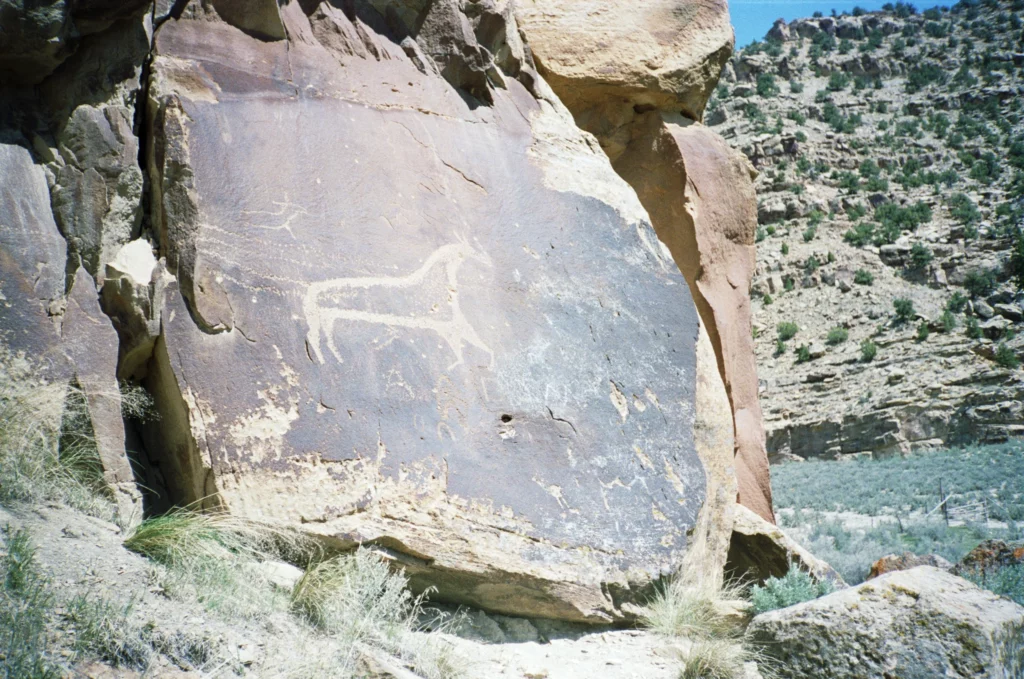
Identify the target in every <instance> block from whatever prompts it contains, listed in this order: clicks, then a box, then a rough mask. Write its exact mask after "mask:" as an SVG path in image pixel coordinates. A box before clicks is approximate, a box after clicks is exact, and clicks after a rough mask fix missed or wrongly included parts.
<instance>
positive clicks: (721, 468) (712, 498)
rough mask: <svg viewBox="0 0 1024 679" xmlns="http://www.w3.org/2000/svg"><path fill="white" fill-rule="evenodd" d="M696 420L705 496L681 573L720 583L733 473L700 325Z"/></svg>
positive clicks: (714, 367) (726, 423)
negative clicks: (704, 479)
mask: <svg viewBox="0 0 1024 679" xmlns="http://www.w3.org/2000/svg"><path fill="white" fill-rule="evenodd" d="M694 408H695V411H696V417H695V420H694V424H693V437H694V444H695V445H696V449H697V455H698V456H699V457H700V461H701V464H702V465H703V467H704V475H705V478H706V494H705V495H706V497H705V499H704V507H703V508H702V509H701V512H700V516H699V517H698V519H697V528H696V529H695V530H694V534H693V538H692V540H691V542H692V547H691V548H690V549H689V550H688V551H687V553H686V558H685V562H684V564H683V568H682V569H681V570H682V572H683V573H685V574H687V576H688V577H695V576H696V574H698V573H699V574H701V575H700V577H702V578H710V579H711V581H712V582H713V583H714V584H718V585H720V584H721V579H722V577H723V576H724V574H725V564H726V559H727V558H728V554H729V544H730V539H731V536H732V529H733V521H734V520H735V516H734V514H735V511H736V473H735V469H734V467H733V465H734V451H735V448H736V446H735V440H734V437H733V422H732V407H731V405H730V404H729V395H728V394H727V393H726V391H725V384H724V383H723V382H722V375H721V373H720V372H719V371H718V360H717V358H716V356H715V348H714V346H712V344H711V338H710V337H708V332H707V328H706V327H705V326H704V324H703V323H701V324H700V335H699V337H698V338H697V385H696V402H695V404H694Z"/></svg>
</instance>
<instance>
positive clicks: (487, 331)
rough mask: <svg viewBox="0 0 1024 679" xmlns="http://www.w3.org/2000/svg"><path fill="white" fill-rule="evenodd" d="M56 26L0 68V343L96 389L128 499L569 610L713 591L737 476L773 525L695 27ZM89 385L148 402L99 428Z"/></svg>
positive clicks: (479, 14) (114, 19)
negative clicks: (364, 552)
mask: <svg viewBox="0 0 1024 679" xmlns="http://www.w3.org/2000/svg"><path fill="white" fill-rule="evenodd" d="M57 4H58V5H59V6H60V8H62V9H61V11H64V12H65V14H64V15H61V16H65V15H67V16H66V18H65V19H64V21H65V24H62V25H63V26H65V28H64V29H62V30H64V31H65V32H64V33H60V35H62V36H63V35H66V36H69V37H68V39H67V40H66V41H65V42H64V43H61V45H63V46H60V49H58V48H57V47H58V45H57V43H56V42H54V41H53V36H52V35H50V33H52V30H50V29H52V27H50V28H47V27H45V26H42V25H30V23H24V24H19V25H21V26H22V29H23V30H22V33H23V34H22V35H21V36H20V37H19V38H18V40H20V42H17V49H15V48H14V47H10V46H8V47H4V48H3V50H0V51H4V59H7V60H6V61H3V60H0V63H2V64H4V65H5V68H7V70H5V71H4V73H5V74H6V76H4V77H5V80H3V83H4V89H3V92H4V94H5V96H4V101H5V104H4V110H3V112H2V116H0V120H2V122H3V130H2V138H0V141H2V145H0V163H2V165H3V174H4V176H5V177H16V178H17V179H16V180H15V181H14V183H5V186H4V189H3V193H2V195H0V223H3V224H4V225H5V227H7V226H8V225H9V226H10V228H4V229H0V253H2V256H0V271H2V273H3V276H2V277H0V279H2V280H0V286H2V293H3V297H4V300H5V303H6V304H7V305H8V310H9V313H5V314H4V315H3V317H2V318H0V330H2V332H3V341H4V343H5V345H6V346H7V347H8V349H10V350H11V351H12V352H14V353H15V354H17V355H19V356H24V357H27V358H30V359H33V360H35V361H37V362H41V363H47V364H49V365H51V368H52V370H51V377H52V379H55V380H74V381H77V383H78V384H79V385H80V386H81V387H82V389H83V391H84V392H85V393H86V394H87V395H90V394H92V396H90V397H89V409H90V412H91V414H92V418H93V423H94V428H95V429H96V431H97V437H98V438H102V440H103V441H104V443H103V446H104V451H105V452H103V455H102V459H103V461H104V465H105V471H106V474H107V477H108V480H109V483H110V484H111V486H112V488H113V489H115V490H116V491H117V492H118V493H120V494H122V495H123V496H124V498H125V499H124V501H123V504H124V506H125V509H124V511H125V512H129V511H131V512H136V513H137V512H138V511H140V507H139V505H140V499H139V491H138V490H136V484H138V487H139V488H142V489H144V496H143V498H142V504H144V509H145V511H146V512H148V513H159V512H161V511H164V510H166V509H167V508H169V507H171V506H175V505H178V506H181V505H189V506H193V507H201V508H204V509H207V510H209V511H221V510H226V511H229V512H231V513H233V514H237V515H239V516H241V517H245V518H247V519H252V520H256V521H260V522H265V523H269V524H272V525H275V526H278V527H282V528H288V529H299V530H302V531H305V532H307V533H311V534H313V535H316V536H317V537H318V538H320V539H321V540H322V542H323V543H324V544H325V545H327V546H329V547H330V548H333V549H339V550H343V549H350V548H352V547H354V546H356V545H366V546H372V547H373V548H374V549H376V550H377V551H378V552H379V553H381V554H384V555H386V556H387V557H388V558H390V559H392V560H393V561H394V562H395V563H396V564H398V565H400V566H401V567H403V568H404V569H405V571H406V573H407V575H408V576H409V577H410V580H411V582H412V584H413V586H414V587H415V588H417V589H419V590H424V589H427V588H434V589H435V590H436V593H435V595H434V597H435V598H436V599H439V600H442V601H450V602H455V603H461V604H468V605H471V606H473V607H478V608H483V609H486V610H490V611H494V612H498V613H507V614H514V615H522V616H534V617H547V618H561V619H567V620H577V621H585V622H613V621H622V620H628V619H630V618H631V617H632V616H633V614H634V611H635V608H634V604H635V602H636V601H638V600H639V599H640V598H641V597H643V596H644V595H645V594H646V593H647V592H649V591H650V589H651V587H652V585H653V584H654V583H656V582H657V581H658V580H659V579H661V578H662V577H664V576H666V575H669V574H671V573H673V572H675V571H677V570H678V569H680V568H682V567H686V566H690V567H694V568H697V569H698V570H701V571H705V572H708V573H710V574H712V577H716V578H717V577H721V572H722V568H723V567H724V564H725V559H726V554H727V552H728V549H729V544H730V536H731V532H732V521H733V518H732V508H733V506H734V503H735V498H736V495H737V487H738V493H739V498H740V500H741V501H742V502H743V503H744V504H746V505H748V506H749V507H750V508H751V509H753V510H754V511H756V512H757V513H758V514H760V515H761V516H762V517H765V518H767V519H771V516H772V513H771V502H770V491H769V486H768V481H767V460H766V458H765V455H764V437H763V429H762V425H761V415H760V410H759V408H758V405H757V389H756V385H757V378H756V370H755V367H754V362H753V352H752V347H751V334H750V329H749V323H750V318H749V298H748V293H747V290H748V285H749V280H750V276H751V273H752V271H753V267H754V261H753V228H754V224H755V221H756V210H755V204H754V198H753V191H752V184H751V170H750V168H749V166H748V165H747V164H746V162H745V161H744V160H743V158H742V157H741V156H739V155H738V154H736V153H735V152H732V151H730V150H729V149H728V147H727V146H726V145H725V144H723V143H722V142H721V140H720V139H719V138H718V137H717V136H716V135H715V134H714V133H712V132H710V131H709V130H708V129H707V128H705V127H703V126H702V125H701V124H700V123H699V122H698V121H699V119H700V116H701V111H702V109H703V105H704V103H705V101H706V100H707V97H708V95H709V93H710V92H711V91H712V89H713V86H714V80H715V78H716V77H717V74H718V70H719V69H720V68H721V65H722V63H724V61H725V59H726V58H727V57H728V54H729V52H730V50H731V46H732V39H731V31H730V30H729V27H728V17H727V13H726V9H725V6H724V4H722V5H717V4H716V5H707V6H704V5H689V4H679V3H661V4H660V5H659V6H658V7H657V8H653V7H652V8H651V11H652V12H654V14H652V15H650V16H647V15H642V16H640V17H638V18H636V19H635V20H636V21H640V22H641V23H643V24H644V25H645V26H654V25H655V23H652V22H657V21H663V20H671V22H672V23H671V26H672V31H670V33H671V35H668V34H667V33H664V32H659V31H648V32H647V33H645V35H647V36H648V37H647V38H645V41H644V42H643V46H644V47H643V55H644V59H645V64H644V65H643V66H640V65H639V62H638V59H639V57H638V56H637V54H635V53H631V52H630V50H627V49H626V48H625V46H624V47H623V49H621V50H612V51H610V52H608V54H607V55H606V56H607V57H608V58H609V59H611V61H610V62H608V63H607V64H605V65H604V66H600V65H598V64H584V65H582V66H579V68H570V67H569V66H567V65H563V66H559V64H560V63H562V62H560V61H559V58H558V57H557V56H556V55H558V54H559V49H562V48H558V47H557V45H555V44H554V43H550V42H548V41H547V39H546V37H545V36H552V35H557V34H559V33H562V34H563V35H564V31H563V30H562V29H559V28H557V26H558V25H559V24H558V21H561V22H563V23H564V22H568V24H564V25H577V24H578V26H577V28H578V30H579V35H580V36H583V37H585V38H587V39H588V40H600V39H601V38H600V36H601V35H602V33H603V32H605V31H606V29H609V27H610V26H620V27H625V26H628V25H629V24H628V23H622V20H623V17H625V16H626V14H628V12H627V9H628V8H626V7H625V6H623V7H622V8H619V9H617V10H616V13H615V16H605V17H604V19H601V20H596V19H595V20H594V22H593V23H589V24H588V23H587V20H583V19H580V18H579V17H577V16H576V15H575V14H573V12H575V11H577V10H578V9H579V8H577V9H576V10H572V11H570V10H565V12H566V14H564V15H563V14H559V12H561V10H559V11H558V12H555V14H556V18H557V19H558V20H557V21H555V22H554V23H549V24H545V23H544V22H543V21H540V20H539V19H538V11H537V10H536V8H534V7H532V6H529V5H527V6H525V7H523V8H521V14H520V15H519V16H518V17H517V15H516V14H515V13H514V11H513V7H512V5H511V4H510V3H506V2H481V3H461V2H455V1H454V0H451V1H448V0H436V1H434V2H428V1H420V2H418V1H415V0H410V1H408V2H375V1H374V2H371V1H368V2H317V1H315V0H309V1H305V0H303V1H293V2H284V3H279V2H276V1H273V0H250V1H247V2H239V1H237V0H202V1H199V0H193V1H192V2H177V3H174V4H173V5H172V6H168V5H167V4H166V3H159V2H158V3H156V4H155V5H153V6H138V7H134V6H133V7H127V6H125V7H121V6H118V7H116V8H113V7H108V6H107V4H103V3H98V4H97V6H96V7H95V8H92V9H90V11H89V12H86V5H88V3H84V4H83V3H68V6H67V8H66V11H65V9H64V4H63V3H57ZM655 10H656V11H655ZM552 11H554V10H552ZM76 12H77V14H76ZM624 12H625V13H626V14H624ZM655 14H656V15H657V16H655ZM87 15H88V22H86V19H85V17H86V16H87ZM658 17H662V18H661V19H658ZM29 18H31V17H29ZM37 18H38V17H37ZM26 21H28V19H26ZM602 21H604V22H605V23H601V22H602ZM67 22H76V23H74V26H77V25H78V23H77V22H83V23H82V25H86V23H87V24H88V26H90V27H91V28H90V29H89V30H79V29H74V28H73V27H71V28H69V26H72V24H71V23H67ZM520 22H521V23H520ZM535 27H537V28H535ZM44 29H46V30H44ZM47 30H50V33H47ZM619 35H623V36H624V35H625V34H623V33H621V32H620V33H619ZM51 43H52V44H51ZM12 44H14V43H12ZM580 44H581V45H583V44H585V43H584V42H580ZM681 46H683V47H685V49H680V47H681ZM568 49H569V48H568V47H564V50H565V51H564V53H563V56H564V57H565V59H566V61H565V64H569V63H575V62H576V61H577V60H576V59H575V57H573V56H571V55H572V54H577V53H576V52H572V53H570V52H569V51H568ZM71 55H73V58H72V57H71ZM535 56H536V60H535ZM19 59H20V60H22V61H17V60H19ZM24 60H29V61H31V63H32V64H33V68H31V69H29V68H28V67H26V66H24V63H26V62H25V61H24ZM538 60H539V64H538ZM54 62H56V63H54ZM7 65H10V66H9V68H8V67H7ZM595 69H596V70H601V69H604V70H605V71H611V72H614V73H615V74H616V75H614V77H610V78H598V79H595V78H594V77H592V74H593V72H594V70H595ZM15 76H17V77H15ZM549 81H550V82H551V83H552V84H553V85H554V86H555V87H554V91H552V89H551V88H550V87H549V84H548V83H549ZM563 101H565V102H566V103H568V105H569V106H570V107H571V112H570V110H567V108H566V106H565V105H564V104H563ZM623 102H625V104H623ZM591 109H594V111H597V112H591ZM613 109H614V110H616V111H619V112H620V113H622V115H624V116H625V118H624V119H623V121H622V124H621V125H617V126H616V127H615V129H614V130H611V129H610V128H609V129H606V127H607V121H608V120H609V118H608V117H607V116H608V115H610V112H612V111H613ZM616 115H618V114H616ZM574 116H575V119H574ZM588 116H589V117H588ZM581 128H582V129H581ZM591 133H592V134H594V135H596V137H597V140H598V141H595V138H594V136H591ZM663 144H664V148H662V145H663ZM651 154H653V155H651ZM648 164H649V167H650V169H652V170H653V174H651V175H649V176H641V175H644V174H645V173H644V172H643V170H644V169H645V168H646V167H648ZM662 180H663V185H662V184H660V183H659V182H661V181H662ZM663 187H670V190H668V191H666V190H665V189H664V188H663ZM666 245H667V247H666ZM118 379H120V380H122V381H123V382H124V383H132V384H137V385H141V386H142V387H143V388H144V389H145V390H146V391H147V392H148V394H149V395H150V396H151V398H152V399H153V401H154V403H155V409H156V411H157V414H158V417H155V418H152V419H150V420H149V421H147V422H145V423H139V422H134V421H129V422H128V423H127V425H128V429H127V432H126V431H125V423H124V422H123V421H122V419H121V417H120V413H119V408H118V403H119V394H118V387H117V380H118ZM101 431H102V432H103V435H102V436H100V432H101ZM126 440H128V441H129V442H130V444H129V445H128V446H127V448H126V446H125V441H126ZM734 456H735V459H734ZM129 465H131V466H129ZM133 477H134V478H133Z"/></svg>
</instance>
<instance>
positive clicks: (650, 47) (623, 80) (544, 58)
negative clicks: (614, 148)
mask: <svg viewBox="0 0 1024 679" xmlns="http://www.w3.org/2000/svg"><path fill="white" fill-rule="evenodd" d="M516 11H517V13H518V15H519V17H520V21H521V22H522V24H523V29H524V31H525V32H526V35H527V38H528V39H529V42H530V46H531V48H532V50H533V53H534V56H535V57H536V58H537V60H538V63H539V66H540V69H541V73H542V74H543V75H544V77H545V78H546V79H547V81H548V82H549V83H550V84H551V87H552V89H554V90H555V92H557V93H558V96H559V97H560V98H561V99H562V101H563V102H564V103H565V105H566V106H568V108H569V110H571V111H572V112H573V115H575V116H576V117H577V120H579V119H580V117H581V115H582V114H583V111H584V110H586V109H589V108H591V107H594V106H595V105H599V104H604V103H606V102H607V103H608V105H609V106H612V105H613V104H612V102H618V101H624V102H625V105H626V106H628V107H629V108H632V107H633V106H636V105H639V106H646V107H648V108H652V107H653V108H658V109H662V110H666V111H676V112H681V113H683V114H684V115H686V116H688V117H690V118H693V119H695V120H699V119H700V117H701V115H702V114H703V111H704V105H705V104H706V103H707V100H708V97H710V96H711V92H712V90H714V87H715V83H716V82H717V80H718V74H719V73H720V72H721V70H722V66H723V65H724V64H725V62H726V61H727V60H728V58H729V56H730V55H731V54H732V47H733V43H734V42H735V41H734V38H733V33H732V26H731V25H730V24H729V8H728V5H727V4H726V3H725V2H724V1H720V0H706V1H701V2H689V1H687V2H683V1H681V0H654V1H649V2H644V3H642V4H637V3H633V2H622V1H621V0H619V1H616V2H607V1H594V0H584V1H581V0H556V1H554V2H552V1H550V0H524V1H523V2H521V3H519V6H518V8H517V10H516ZM583 127H584V129H588V130H589V129H590V128H589V127H588V126H587V125H583ZM591 131H592V130H591ZM602 136H603V135H600V134H599V135H598V137H599V138H601V137H602Z"/></svg>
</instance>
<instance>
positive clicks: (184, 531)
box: [124, 509, 315, 619]
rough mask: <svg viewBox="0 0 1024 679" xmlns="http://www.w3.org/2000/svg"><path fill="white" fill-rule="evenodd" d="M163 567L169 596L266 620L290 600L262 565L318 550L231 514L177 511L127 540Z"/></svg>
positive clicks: (159, 571)
mask: <svg viewBox="0 0 1024 679" xmlns="http://www.w3.org/2000/svg"><path fill="white" fill-rule="evenodd" d="M124 546H125V547H127V548H128V549H130V550H132V551H134V552H137V553H139V554H142V555H143V556H146V557H148V558H150V559H152V560H153V561H155V562H157V563H158V564H160V566H161V567H162V568H158V569H156V570H155V571H154V573H155V577H156V579H157V580H158V582H159V584H160V585H161V586H162V587H163V588H164V590H165V592H167V593H168V594H169V595H171V596H173V597H175V598H178V599H180V600H186V601H189V600H194V601H198V602H199V603H201V604H202V605H203V606H204V607H205V608H206V609H207V610H208V611H210V612H212V613H216V614H219V615H222V616H225V617H228V618H232V617H242V618H247V619H254V618H263V617H266V616H268V615H270V614H272V613H274V612H275V611H285V610H287V607H288V598H287V595H286V594H285V593H284V592H281V591H280V590H279V589H278V588H276V587H274V586H273V585H272V584H271V582H270V581H269V579H268V577H267V575H266V574H265V571H264V570H262V569H261V568H260V564H261V563H263V562H265V561H268V560H276V559H280V558H282V554H284V553H289V554H292V555H294V554H304V553H312V551H315V546H314V545H313V543H312V542H311V541H309V540H305V539H303V538H301V537H299V536H297V535H294V534H291V533H287V532H285V531H279V530H275V529H272V528H268V527H266V526H263V525H261V524H257V523H254V522H252V521H246V520H244V519H240V518H238V517H234V516H231V515H229V514H225V513H219V514H203V513H199V512H195V511H191V510H187V509H177V510H174V511H172V512H170V513H168V514H165V515H163V516H158V517H154V518H151V519H147V520H146V521H144V522H142V523H141V524H140V525H139V526H137V527H136V528H135V529H134V530H133V531H132V533H131V534H130V535H129V536H128V538H127V539H126V540H125V541H124Z"/></svg>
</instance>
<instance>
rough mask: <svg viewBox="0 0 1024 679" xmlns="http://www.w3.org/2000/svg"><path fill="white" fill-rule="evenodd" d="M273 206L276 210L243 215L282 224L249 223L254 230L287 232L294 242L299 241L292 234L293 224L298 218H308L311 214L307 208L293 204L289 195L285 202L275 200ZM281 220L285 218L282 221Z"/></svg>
mask: <svg viewBox="0 0 1024 679" xmlns="http://www.w3.org/2000/svg"><path fill="white" fill-rule="evenodd" d="M271 205H276V206H277V209H276V210H242V212H241V215H242V216H243V217H250V218H251V217H252V216H253V215H262V217H260V219H266V220H267V221H275V222H281V223H280V224H256V223H252V222H250V223H249V226H250V227H251V228H253V229H264V230H266V231H287V232H288V235H289V236H291V237H292V240H298V239H297V238H296V237H295V234H294V233H292V222H294V221H295V220H296V219H297V218H298V217H308V216H309V212H307V211H306V208H304V207H302V206H301V205H298V204H296V203H293V202H291V200H289V199H288V194H287V193H285V194H284V200H273V201H271ZM280 218H284V221H281V219H280Z"/></svg>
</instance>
